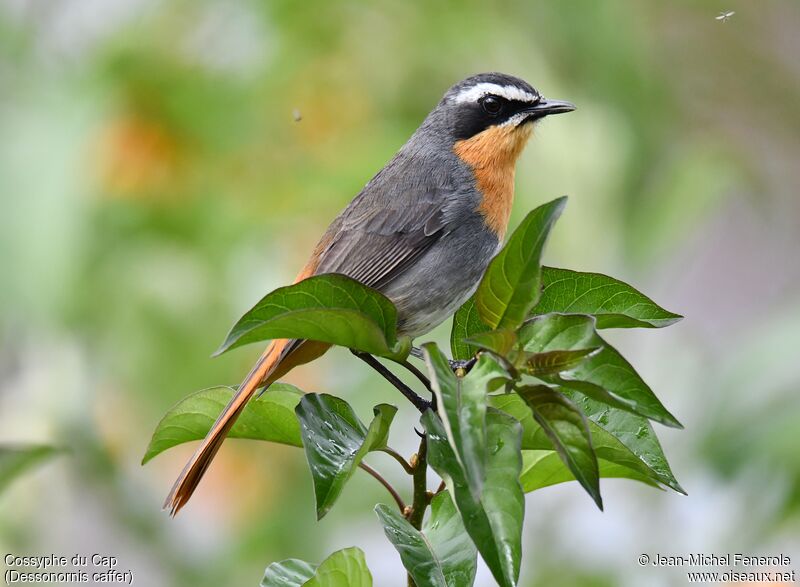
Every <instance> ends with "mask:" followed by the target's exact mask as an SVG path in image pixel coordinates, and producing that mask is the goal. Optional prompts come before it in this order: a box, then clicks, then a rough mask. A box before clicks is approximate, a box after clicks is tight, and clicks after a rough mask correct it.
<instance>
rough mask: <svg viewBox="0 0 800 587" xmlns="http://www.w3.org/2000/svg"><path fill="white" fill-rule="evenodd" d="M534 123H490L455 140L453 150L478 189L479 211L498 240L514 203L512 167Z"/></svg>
mask: <svg viewBox="0 0 800 587" xmlns="http://www.w3.org/2000/svg"><path fill="white" fill-rule="evenodd" d="M532 131H533V125H531V124H525V125H523V126H521V127H517V126H513V125H508V126H493V127H490V128H487V129H486V130H484V131H483V132H480V133H478V134H476V135H475V136H474V137H470V138H469V139H465V140H462V141H457V142H456V144H455V146H454V147H453V151H455V154H456V155H457V156H458V158H459V159H461V160H462V161H463V162H464V163H466V164H467V165H469V166H470V167H472V171H473V173H474V174H475V182H476V184H477V186H478V189H479V190H480V192H481V196H482V197H481V203H480V204H479V205H478V212H480V214H481V215H482V216H483V218H484V220H485V221H486V225H487V226H488V227H489V228H490V229H491V230H492V231H493V232H494V233H495V234H497V236H498V238H499V239H500V240H502V239H503V237H504V236H505V234H506V228H508V219H509V217H510V216H511V206H512V204H513V203H514V170H515V169H516V164H517V159H518V158H519V156H520V154H521V153H522V149H523V148H525V144H526V143H527V142H528V139H529V138H530V136H531V132H532Z"/></svg>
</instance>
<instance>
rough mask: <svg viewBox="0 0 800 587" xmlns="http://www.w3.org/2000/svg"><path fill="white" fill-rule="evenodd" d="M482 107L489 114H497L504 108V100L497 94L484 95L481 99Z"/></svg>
mask: <svg viewBox="0 0 800 587" xmlns="http://www.w3.org/2000/svg"><path fill="white" fill-rule="evenodd" d="M480 104H481V108H483V111H484V112H486V114H488V115H489V116H497V115H498V114H500V111H501V110H502V109H503V102H502V100H501V99H500V98H498V97H497V96H491V95H489V96H484V97H483V98H481V101H480Z"/></svg>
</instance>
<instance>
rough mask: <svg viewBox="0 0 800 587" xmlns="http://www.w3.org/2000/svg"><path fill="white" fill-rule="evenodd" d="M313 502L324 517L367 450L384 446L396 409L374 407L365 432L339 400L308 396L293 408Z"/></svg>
mask: <svg viewBox="0 0 800 587" xmlns="http://www.w3.org/2000/svg"><path fill="white" fill-rule="evenodd" d="M295 412H296V414H297V418H298V419H299V420H300V432H301V434H302V436H303V446H304V447H305V452H306V460H308V465H309V468H310V469H311V477H312V480H313V482H314V494H315V497H316V501H317V519H321V518H322V517H323V516H324V515H325V514H327V513H328V512H329V511H330V509H331V507H332V506H333V504H334V503H335V502H336V500H337V499H338V497H339V495H341V493H342V489H344V486H345V484H346V483H347V481H348V480H349V479H350V477H352V475H353V473H354V472H355V470H356V467H358V465H359V463H361V460H362V459H363V458H364V457H365V456H366V454H367V453H368V452H369V451H372V450H378V449H381V448H385V447H386V442H387V439H388V434H389V426H390V425H391V423H392V420H393V419H394V415H395V414H396V413H397V408H396V407H394V406H390V405H388V404H380V405H378V406H375V408H374V412H375V417H374V419H373V420H372V423H371V424H370V425H369V429H367V428H366V427H365V426H364V424H362V423H361V420H359V419H358V416H356V414H355V412H354V411H353V408H352V407H350V404H348V403H347V402H346V401H344V400H343V399H339V398H338V397H334V396H332V395H328V394H317V393H309V394H306V395H304V396H303V399H302V400H301V401H300V403H299V404H298V405H297V408H296V409H295Z"/></svg>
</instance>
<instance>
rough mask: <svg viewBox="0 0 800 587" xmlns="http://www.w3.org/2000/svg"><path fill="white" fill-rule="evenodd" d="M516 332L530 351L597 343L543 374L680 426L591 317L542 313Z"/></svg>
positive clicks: (636, 411)
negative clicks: (575, 360) (574, 361)
mask: <svg viewBox="0 0 800 587" xmlns="http://www.w3.org/2000/svg"><path fill="white" fill-rule="evenodd" d="M518 334H519V339H520V342H521V344H522V345H523V349H524V350H525V351H527V352H532V353H541V352H546V351H553V350H585V349H595V348H600V350H599V351H598V352H596V353H595V354H593V355H591V356H587V358H586V360H584V361H582V362H580V363H579V364H578V365H576V366H575V367H573V368H571V369H570V370H568V371H564V372H562V373H560V374H559V375H557V376H541V379H543V380H544V381H546V382H547V383H555V384H560V385H562V386H564V387H568V388H570V389H574V390H576V391H579V392H581V393H583V394H585V395H587V396H589V397H591V398H593V399H596V400H598V401H601V402H603V403H606V404H608V405H611V406H614V407H618V408H621V409H624V410H628V411H631V412H633V413H635V414H639V415H641V416H645V417H647V418H650V419H651V420H655V421H657V422H660V423H662V424H664V425H666V426H672V427H674V428H682V426H681V423H680V422H678V420H677V419H676V418H675V416H673V415H672V414H670V413H669V412H668V411H667V409H666V408H665V407H664V405H663V404H662V403H661V402H660V401H659V399H658V398H657V397H656V396H655V394H654V393H653V391H652V390H651V389H650V388H649V387H648V386H647V384H646V383H645V382H644V381H643V380H642V378H641V377H639V374H638V373H637V372H636V371H635V370H634V369H633V367H632V366H631V364H630V363H628V361H626V360H625V359H624V358H623V356H622V355H620V354H619V353H618V352H617V350H616V349H614V347H612V346H611V345H610V344H608V343H607V342H606V341H605V340H603V339H602V338H601V337H600V335H599V334H597V332H596V331H595V329H594V318H593V317H591V316H584V315H582V314H544V315H542V316H536V317H534V318H532V319H530V320H528V321H527V322H526V323H525V325H524V326H523V327H522V328H521V329H520V331H519V333H518Z"/></svg>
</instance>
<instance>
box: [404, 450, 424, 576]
mask: <svg viewBox="0 0 800 587" xmlns="http://www.w3.org/2000/svg"><path fill="white" fill-rule="evenodd" d="M411 466H412V467H413V468H414V497H413V501H412V505H411V508H410V510H409V512H408V514H407V515H406V518H407V519H408V522H409V524H411V525H412V526H413V527H414V528H416V529H417V530H420V529H421V528H422V520H423V518H424V517H425V510H426V509H427V507H428V437H427V436H425V435H423V436H422V438H421V440H420V441H419V450H418V451H417V454H415V455H414V456H413V457H411ZM408 587H417V584H416V583H415V582H414V579H413V578H412V577H411V574H410V573H409V575H408Z"/></svg>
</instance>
